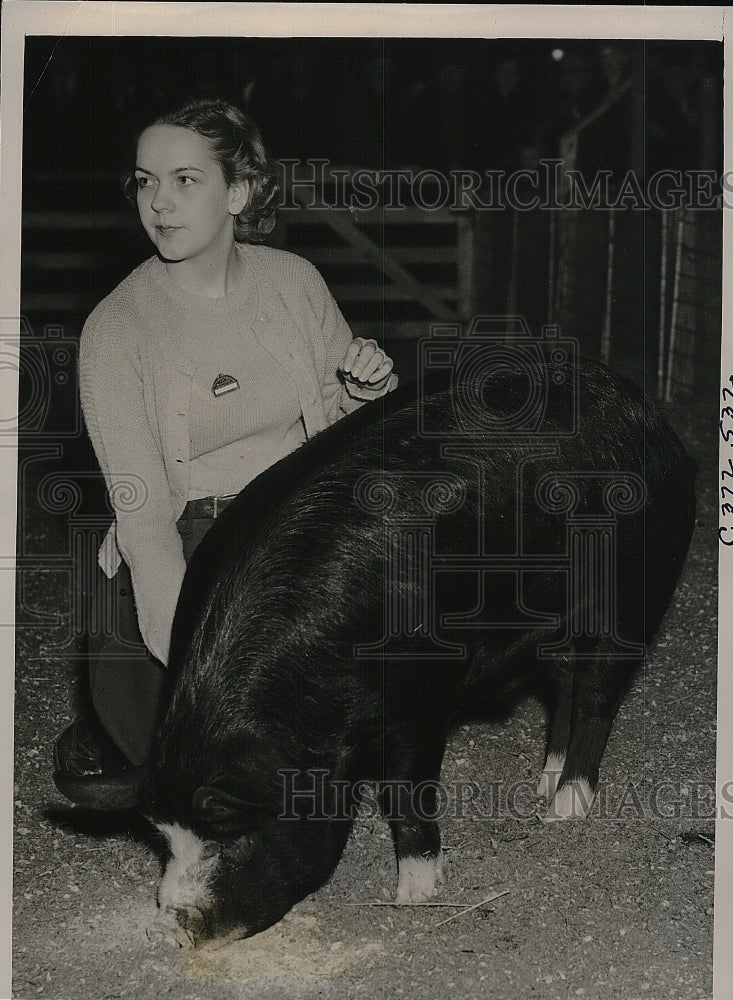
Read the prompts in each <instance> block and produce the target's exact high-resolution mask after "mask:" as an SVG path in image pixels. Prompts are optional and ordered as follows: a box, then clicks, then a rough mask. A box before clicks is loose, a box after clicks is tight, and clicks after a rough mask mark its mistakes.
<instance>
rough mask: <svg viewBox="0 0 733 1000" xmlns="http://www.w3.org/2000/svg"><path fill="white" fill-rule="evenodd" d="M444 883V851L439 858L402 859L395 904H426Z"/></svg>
mask: <svg viewBox="0 0 733 1000" xmlns="http://www.w3.org/2000/svg"><path fill="white" fill-rule="evenodd" d="M443 881H444V878H443V853H442V851H441V852H440V854H438V855H437V857H427V858H400V860H399V875H398V878H397V895H396V896H395V902H396V903H424V902H426V901H427V900H428V899H430V898H431V897H432V896H434V895H435V892H436V890H437V888H438V886H439V885H442V884H443Z"/></svg>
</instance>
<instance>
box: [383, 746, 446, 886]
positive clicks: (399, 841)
mask: <svg viewBox="0 0 733 1000" xmlns="http://www.w3.org/2000/svg"><path fill="white" fill-rule="evenodd" d="M441 728H442V727H441ZM444 750H445V734H444V732H443V731H441V730H438V732H437V733H432V734H430V735H422V736H421V737H420V738H419V739H417V740H416V742H415V743H414V744H413V746H412V747H410V748H409V749H408V748H404V747H403V752H402V753H401V754H400V762H399V763H400V766H399V767H398V768H397V769H396V774H395V776H394V777H393V778H391V779H388V780H387V781H386V782H385V784H384V786H383V788H382V796H381V797H382V808H383V810H384V814H385V816H386V817H387V819H388V821H389V824H390V828H391V830H392V836H393V838H394V842H395V848H396V851H397V864H398V880H397V895H396V899H395V901H396V902H397V903H422V902H425V901H426V900H428V899H430V898H431V896H433V895H434V894H435V892H436V890H437V888H438V886H439V885H441V884H442V882H443V855H442V852H441V849H440V831H439V829H438V824H437V822H436V819H435V817H436V815H437V790H438V780H439V777H440V766H441V763H442V760H443V753H444Z"/></svg>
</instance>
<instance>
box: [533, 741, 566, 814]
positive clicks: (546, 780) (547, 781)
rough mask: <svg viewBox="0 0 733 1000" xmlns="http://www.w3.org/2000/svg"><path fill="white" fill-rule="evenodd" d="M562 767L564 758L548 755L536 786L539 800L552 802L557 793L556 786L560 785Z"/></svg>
mask: <svg viewBox="0 0 733 1000" xmlns="http://www.w3.org/2000/svg"><path fill="white" fill-rule="evenodd" d="M564 766H565V758H564V757H560V756H558V755H557V754H554V753H551V754H548V757H547V760H546V762H545V769H544V771H543V772H542V775H541V777H540V780H539V784H538V785H537V795H538V797H539V798H541V799H544V800H545V801H546V802H551V801H552V799H553V797H554V795H555V792H556V791H557V786H558V785H559V784H560V777H561V775H562V769H563V767H564Z"/></svg>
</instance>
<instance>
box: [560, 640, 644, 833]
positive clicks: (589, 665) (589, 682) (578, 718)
mask: <svg viewBox="0 0 733 1000" xmlns="http://www.w3.org/2000/svg"><path fill="white" fill-rule="evenodd" d="M636 665H637V663H636V661H629V660H614V659H610V658H609V659H599V660H595V661H594V660H585V661H584V662H582V663H580V664H579V665H578V666H577V668H576V669H577V673H576V678H575V689H574V693H575V697H574V701H573V713H572V731H571V734H570V743H569V744H568V753H567V757H566V758H565V764H564V767H563V771H562V776H561V778H560V783H559V786H558V788H557V791H556V793H555V796H554V798H553V799H552V801H551V803H550V807H549V809H548V811H547V816H546V819H547V820H550V821H551V820H557V819H583V818H584V817H585V816H587V815H588V813H589V812H590V808H591V806H592V805H593V799H594V797H595V792H596V786H597V785H598V774H599V769H600V764H601V758H602V757H603V751H604V750H605V749H606V743H607V742H608V737H609V735H610V733H611V726H612V725H613V720H614V718H615V716H616V712H617V711H618V707H619V704H620V702H621V698H622V697H623V694H624V692H625V690H626V687H627V685H628V680H629V677H630V675H631V673H632V671H633V669H634V668H635V667H636Z"/></svg>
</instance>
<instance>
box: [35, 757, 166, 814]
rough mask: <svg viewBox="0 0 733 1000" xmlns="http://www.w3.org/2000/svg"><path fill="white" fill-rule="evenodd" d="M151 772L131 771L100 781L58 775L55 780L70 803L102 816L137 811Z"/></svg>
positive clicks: (140, 768) (144, 770)
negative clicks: (126, 810)
mask: <svg viewBox="0 0 733 1000" xmlns="http://www.w3.org/2000/svg"><path fill="white" fill-rule="evenodd" d="M146 775H147V769H146V768H144V767H136V768H131V769H130V770H128V771H125V772H124V773H123V774H118V775H114V776H113V777H112V776H106V775H105V776H101V775H100V776H99V777H96V776H94V777H89V776H87V777H82V778H80V777H75V776H74V775H70V774H66V773H64V772H63V771H56V773H55V774H54V776H53V780H54V781H55V782H56V787H57V788H58V790H59V791H60V792H61V794H62V795H65V796H66V798H67V799H70V800H71V801H72V802H75V803H76V804H77V805H79V806H86V808H87V809H95V810H97V811H98V812H122V811H123V810H125V809H136V808H137V807H138V806H139V805H140V804H141V800H142V792H143V788H144V785H145V779H146Z"/></svg>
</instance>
